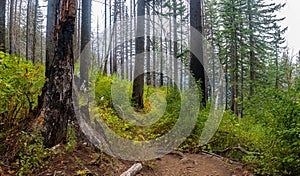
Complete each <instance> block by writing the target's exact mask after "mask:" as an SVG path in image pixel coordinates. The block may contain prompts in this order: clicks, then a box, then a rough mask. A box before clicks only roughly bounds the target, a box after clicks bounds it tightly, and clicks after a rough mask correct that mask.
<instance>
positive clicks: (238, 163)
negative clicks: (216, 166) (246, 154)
mask: <svg viewBox="0 0 300 176" xmlns="http://www.w3.org/2000/svg"><path fill="white" fill-rule="evenodd" d="M201 152H202V153H205V154H207V155H210V156H212V157H216V158H219V159H220V160H223V161H225V162H227V163H229V164H234V165H240V166H243V165H244V164H243V163H241V162H237V161H233V160H230V159H228V158H226V157H223V156H220V155H217V154H215V153H211V152H208V151H205V150H201Z"/></svg>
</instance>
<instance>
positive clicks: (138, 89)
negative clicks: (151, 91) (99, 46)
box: [132, 0, 145, 109]
mask: <svg viewBox="0 0 300 176" xmlns="http://www.w3.org/2000/svg"><path fill="white" fill-rule="evenodd" d="M137 16H138V19H137V24H138V26H137V35H138V37H136V40H135V51H136V56H135V66H134V81H133V91H132V99H133V103H134V104H135V106H136V107H137V108H140V109H142V108H144V97H143V94H144V65H145V60H144V51H145V48H144V45H145V37H144V36H143V35H142V34H144V33H145V20H144V17H145V1H144V0H138V11H137ZM139 34H140V35H141V36H142V37H139Z"/></svg>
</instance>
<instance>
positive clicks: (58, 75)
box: [39, 0, 76, 147]
mask: <svg viewBox="0 0 300 176" xmlns="http://www.w3.org/2000/svg"><path fill="white" fill-rule="evenodd" d="M48 12H50V13H48V17H47V18H48V19H47V20H48V22H47V25H51V26H47V36H48V38H49V37H50V38H51V39H53V40H50V39H48V38H47V48H48V49H50V50H47V51H46V52H47V54H46V55H47V68H46V69H47V73H46V77H47V79H48V81H47V83H46V84H45V86H44V88H43V93H42V96H41V98H40V101H39V111H40V113H39V116H40V117H42V118H43V119H44V128H43V132H42V134H43V137H44V145H45V146H46V147H52V146H54V145H56V144H58V143H61V142H64V141H65V140H66V133H67V124H68V120H70V119H72V118H73V117H74V107H73V101H72V81H73V74H74V56H73V34H74V29H75V19H76V0H49V1H48ZM50 41H53V43H49V42H50ZM52 47H53V48H52ZM54 51H55V52H54ZM51 52H53V53H51Z"/></svg>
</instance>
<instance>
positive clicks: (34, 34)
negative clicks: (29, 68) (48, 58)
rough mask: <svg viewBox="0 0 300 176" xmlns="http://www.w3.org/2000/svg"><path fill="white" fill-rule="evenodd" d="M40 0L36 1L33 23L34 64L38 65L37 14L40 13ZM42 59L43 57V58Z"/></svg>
mask: <svg viewBox="0 0 300 176" xmlns="http://www.w3.org/2000/svg"><path fill="white" fill-rule="evenodd" d="M38 6H39V0H35V5H34V22H33V44H32V62H33V63H36V42H37V37H36V33H37V22H38V21H37V20H38V19H37V12H38ZM41 57H42V56H41Z"/></svg>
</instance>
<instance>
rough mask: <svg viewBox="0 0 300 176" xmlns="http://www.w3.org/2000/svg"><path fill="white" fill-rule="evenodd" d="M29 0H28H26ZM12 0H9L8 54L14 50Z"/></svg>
mask: <svg viewBox="0 0 300 176" xmlns="http://www.w3.org/2000/svg"><path fill="white" fill-rule="evenodd" d="M28 1H29V0H28ZM14 4H15V3H14V0H11V2H10V11H9V54H14V53H15V50H14V45H13V42H14V39H13V36H14V33H13V29H14Z"/></svg>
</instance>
